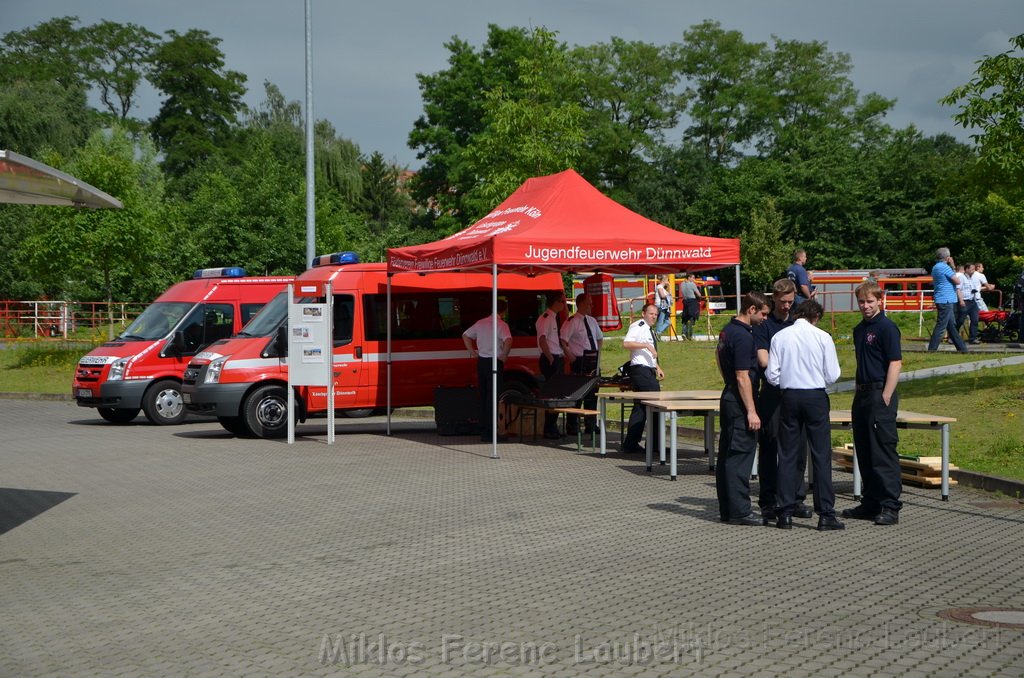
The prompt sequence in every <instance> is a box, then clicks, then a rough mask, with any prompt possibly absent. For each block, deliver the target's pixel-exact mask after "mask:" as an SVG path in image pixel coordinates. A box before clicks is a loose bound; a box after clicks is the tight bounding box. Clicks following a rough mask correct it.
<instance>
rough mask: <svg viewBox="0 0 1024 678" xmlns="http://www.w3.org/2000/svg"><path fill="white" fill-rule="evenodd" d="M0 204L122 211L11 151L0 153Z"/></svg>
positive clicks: (92, 191)
mask: <svg viewBox="0 0 1024 678" xmlns="http://www.w3.org/2000/svg"><path fill="white" fill-rule="evenodd" d="M0 202H3V203H18V204H22V205H64V206H68V207H89V208H92V209H100V208H112V209H122V208H123V207H124V205H122V204H121V201H120V200H118V199H117V198H115V197H113V196H110V195H107V194H106V193H104V192H103V191H101V190H100V189H98V188H94V187H93V186H90V185H89V184H87V183H85V182H84V181H82V180H81V179H76V178H74V177H73V176H71V175H70V174H65V173H64V172H61V171H60V170H58V169H54V168H52V167H50V166H49V165H44V164H43V163H41V162H36V161H35V160H33V159H31V158H26V157H25V156H23V155H19V154H18V153H15V152H13V151H0Z"/></svg>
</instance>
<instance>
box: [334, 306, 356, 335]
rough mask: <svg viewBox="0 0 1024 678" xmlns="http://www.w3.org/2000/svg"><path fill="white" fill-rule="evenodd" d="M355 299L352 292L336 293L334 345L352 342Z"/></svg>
mask: <svg viewBox="0 0 1024 678" xmlns="http://www.w3.org/2000/svg"><path fill="white" fill-rule="evenodd" d="M354 308H355V300H354V299H353V297H352V295H351V294H336V295H334V345H335V346H344V345H345V344H351V343H352V315H353V314H352V311H353V309H354Z"/></svg>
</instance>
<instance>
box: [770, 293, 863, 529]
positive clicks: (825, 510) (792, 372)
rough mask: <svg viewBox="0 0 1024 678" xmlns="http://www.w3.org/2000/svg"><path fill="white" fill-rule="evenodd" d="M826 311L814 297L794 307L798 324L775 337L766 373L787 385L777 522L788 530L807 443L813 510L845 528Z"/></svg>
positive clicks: (822, 520) (835, 372)
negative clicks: (836, 483) (836, 477)
mask: <svg viewBox="0 0 1024 678" xmlns="http://www.w3.org/2000/svg"><path fill="white" fill-rule="evenodd" d="M823 314H824V311H823V309H822V307H821V304H819V303H818V302H816V301H814V300H808V301H805V302H804V303H802V304H800V307H799V308H797V310H796V311H795V312H794V313H793V319H794V320H793V324H792V325H790V326H789V327H786V328H784V329H782V330H779V331H778V333H776V334H775V336H774V337H772V344H771V348H770V349H769V351H768V368H767V369H766V370H765V379H767V380H768V383H769V384H772V385H773V386H778V387H779V388H780V389H782V402H781V404H780V408H781V409H780V417H781V418H780V420H779V470H778V502H779V506H778V509H777V512H776V513H777V516H778V517H777V519H776V527H779V528H781V529H784V530H788V529H791V528H792V527H793V512H794V511H795V510H796V505H797V500H796V494H797V489H798V488H799V487H800V483H801V478H800V474H799V473H798V472H797V464H796V460H797V457H798V456H799V455H801V454H803V453H804V450H805V449H806V446H807V445H808V444H809V445H810V448H811V464H812V465H813V468H814V511H815V513H817V514H818V530H819V531H825V530H842V529H844V528H845V526H844V525H843V524H842V523H841V522H840V521H839V520H837V519H836V510H835V501H836V496H835V490H834V489H833V487H832V430H831V426H830V424H829V408H830V403H829V398H828V393H826V392H825V388H826V387H827V386H829V385H831V384H834V383H835V382H836V380H837V379H839V375H840V369H839V358H838V356H837V355H836V345H835V343H834V342H833V341H832V337H831V336H830V335H829V333H828V332H826V331H824V330H822V329H819V328H818V327H817V324H818V321H819V320H821V317H822V315H823ZM801 429H803V431H801ZM804 433H806V436H807V437H806V440H805V438H804V435H803V434H804Z"/></svg>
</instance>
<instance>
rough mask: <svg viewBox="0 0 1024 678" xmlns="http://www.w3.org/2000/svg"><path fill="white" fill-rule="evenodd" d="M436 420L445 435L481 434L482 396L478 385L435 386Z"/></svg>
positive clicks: (440, 430) (439, 429) (440, 431)
mask: <svg viewBox="0 0 1024 678" xmlns="http://www.w3.org/2000/svg"><path fill="white" fill-rule="evenodd" d="M434 422H435V423H436V424H437V432H438V433H439V434H440V435H443V436H469V435H479V434H480V396H479V394H478V393H477V389H476V387H473V386H459V387H446V386H438V387H437V388H435V389H434Z"/></svg>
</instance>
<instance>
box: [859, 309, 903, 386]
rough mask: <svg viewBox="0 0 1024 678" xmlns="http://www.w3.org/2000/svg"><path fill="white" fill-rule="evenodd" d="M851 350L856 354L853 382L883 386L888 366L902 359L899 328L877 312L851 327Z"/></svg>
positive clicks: (883, 314) (881, 313)
mask: <svg viewBox="0 0 1024 678" xmlns="http://www.w3.org/2000/svg"><path fill="white" fill-rule="evenodd" d="M853 350H854V353H855V354H856V355H857V383H858V384H871V383H877V382H883V383H884V382H885V373H886V372H887V371H888V370H889V363H891V362H892V361H894V360H903V350H902V349H901V348H900V328H898V327H896V324H895V323H893V321H891V320H889V318H887V317H886V315H885V313H884V312H883V311H879V312H878V314H877V315H876V316H875V317H874V318H872V319H871V320H861V321H860V323H859V324H858V325H857V326H856V327H854V328H853Z"/></svg>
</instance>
